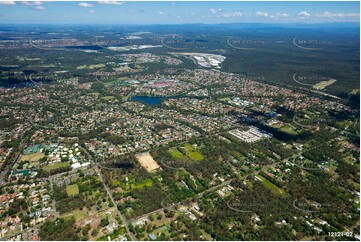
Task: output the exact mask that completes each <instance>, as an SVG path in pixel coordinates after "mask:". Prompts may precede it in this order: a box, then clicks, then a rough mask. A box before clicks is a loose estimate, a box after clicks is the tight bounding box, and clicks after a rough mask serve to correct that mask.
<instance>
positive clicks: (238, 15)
mask: <svg viewBox="0 0 361 242" xmlns="http://www.w3.org/2000/svg"><path fill="white" fill-rule="evenodd" d="M241 16H242V13H241V12H231V13H222V14H221V15H219V16H218V17H222V18H232V17H241Z"/></svg>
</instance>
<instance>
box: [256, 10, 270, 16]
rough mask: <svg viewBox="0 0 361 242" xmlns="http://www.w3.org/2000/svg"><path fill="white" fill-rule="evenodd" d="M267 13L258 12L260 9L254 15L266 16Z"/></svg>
mask: <svg viewBox="0 0 361 242" xmlns="http://www.w3.org/2000/svg"><path fill="white" fill-rule="evenodd" d="M268 15H269V14H268V13H265V12H260V11H258V12H256V16H259V17H268Z"/></svg>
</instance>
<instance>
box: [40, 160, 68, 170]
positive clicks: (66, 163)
mask: <svg viewBox="0 0 361 242" xmlns="http://www.w3.org/2000/svg"><path fill="white" fill-rule="evenodd" d="M68 166H70V163H69V162H61V163H55V164H50V165H47V166H44V167H43V170H44V171H47V172H49V171H51V170H55V169H58V168H62V167H68Z"/></svg>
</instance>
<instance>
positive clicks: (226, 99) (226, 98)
mask: <svg viewBox="0 0 361 242" xmlns="http://www.w3.org/2000/svg"><path fill="white" fill-rule="evenodd" d="M219 101H222V102H228V101H231V98H229V97H224V98H220V99H219Z"/></svg>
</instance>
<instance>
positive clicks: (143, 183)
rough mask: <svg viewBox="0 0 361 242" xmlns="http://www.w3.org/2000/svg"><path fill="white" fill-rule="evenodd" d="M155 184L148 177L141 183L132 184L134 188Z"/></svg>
mask: <svg viewBox="0 0 361 242" xmlns="http://www.w3.org/2000/svg"><path fill="white" fill-rule="evenodd" d="M152 185H153V181H152V179H150V178H149V179H146V180H143V181H141V182H140V183H136V184H132V188H142V187H151V186H152Z"/></svg>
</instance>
